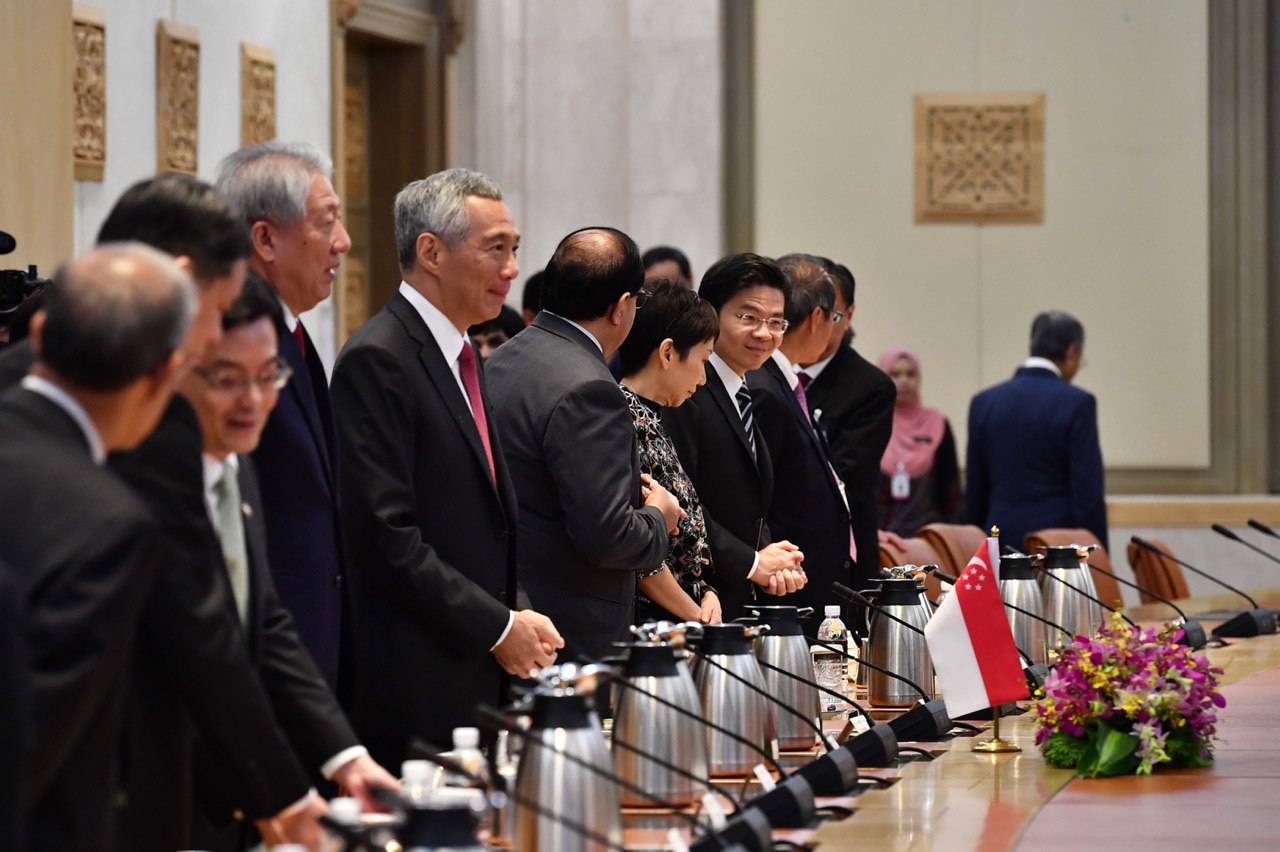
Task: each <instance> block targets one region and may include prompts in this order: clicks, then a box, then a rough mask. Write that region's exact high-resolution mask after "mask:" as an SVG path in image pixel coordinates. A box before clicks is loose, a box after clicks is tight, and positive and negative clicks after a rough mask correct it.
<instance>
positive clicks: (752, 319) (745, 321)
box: [734, 314, 791, 334]
mask: <svg viewBox="0 0 1280 852" xmlns="http://www.w3.org/2000/svg"><path fill="white" fill-rule="evenodd" d="M734 316H735V317H737V318H738V322H739V323H740V324H741V325H742V327H743V328H749V329H751V330H752V331H755V330H756V329H757V328H759V327H760V326H762V325H763V326H764V327H765V328H767V329H769V333H770V334H786V333H787V329H788V328H790V327H791V323H789V322H787V321H786V320H784V319H776V318H774V319H765V318H764V317H758V316H756V315H755V314H734Z"/></svg>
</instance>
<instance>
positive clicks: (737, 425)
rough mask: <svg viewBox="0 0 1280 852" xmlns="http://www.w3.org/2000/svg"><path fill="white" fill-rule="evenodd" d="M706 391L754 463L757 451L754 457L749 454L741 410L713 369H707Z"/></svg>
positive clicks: (749, 445)
mask: <svg viewBox="0 0 1280 852" xmlns="http://www.w3.org/2000/svg"><path fill="white" fill-rule="evenodd" d="M707 392H708V393H710V394H711V398H712V399H714V400H715V401H716V405H718V406H720V411H721V413H722V414H723V415H724V416H725V419H726V420H728V421H729V429H730V431H732V432H733V434H735V435H737V436H738V443H739V444H741V445H742V451H743V452H745V453H746V454H747V458H748V459H750V460H751V462H752V464H755V463H756V462H757V461H758V457H759V453H757V454H756V456H755V457H753V456H752V455H751V442H750V441H748V440H747V430H746V429H743V428H742V412H740V411H738V406H737V405H736V404H734V401H733V400H732V399H730V398H729V391H728V390H726V389H725V386H724V382H722V381H720V376H719V374H717V373H716V371H715V370H711V369H708V370H707ZM757 437H758V436H757ZM759 443H761V442H759V441H757V445H758V444H759Z"/></svg>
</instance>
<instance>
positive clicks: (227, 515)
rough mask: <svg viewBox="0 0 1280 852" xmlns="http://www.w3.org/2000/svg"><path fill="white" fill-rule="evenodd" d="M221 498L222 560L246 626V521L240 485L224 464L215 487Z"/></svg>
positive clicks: (247, 612)
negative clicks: (242, 507) (243, 514)
mask: <svg viewBox="0 0 1280 852" xmlns="http://www.w3.org/2000/svg"><path fill="white" fill-rule="evenodd" d="M213 491H214V494H215V495H216V496H217V498H218V539H219V541H221V542H222V558H223V560H224V561H225V562H226V563H227V577H228V578H229V579H230V580H231V594H232V596H233V597H234V598H235V601H236V612H237V613H238V614H239V615H240V623H241V624H244V623H245V621H246V620H247V618H248V615H249V556H248V553H247V552H246V549H245V543H244V518H243V516H242V515H241V511H242V510H241V508H240V482H239V480H238V479H237V478H236V472H235V471H234V470H232V469H231V466H230V465H223V467H222V476H221V478H219V479H218V482H217V483H216V484H215V485H214V487H213Z"/></svg>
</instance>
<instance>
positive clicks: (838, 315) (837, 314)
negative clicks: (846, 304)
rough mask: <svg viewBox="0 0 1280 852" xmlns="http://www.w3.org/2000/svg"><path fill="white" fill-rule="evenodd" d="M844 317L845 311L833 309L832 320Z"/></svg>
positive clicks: (836, 320)
mask: <svg viewBox="0 0 1280 852" xmlns="http://www.w3.org/2000/svg"><path fill="white" fill-rule="evenodd" d="M842 319H844V311H832V312H831V321H832V322H840V320H842Z"/></svg>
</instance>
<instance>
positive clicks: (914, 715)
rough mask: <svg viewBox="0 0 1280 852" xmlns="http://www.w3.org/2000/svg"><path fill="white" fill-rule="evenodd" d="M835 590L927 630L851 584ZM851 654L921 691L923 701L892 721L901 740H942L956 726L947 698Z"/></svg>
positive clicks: (893, 618)
mask: <svg viewBox="0 0 1280 852" xmlns="http://www.w3.org/2000/svg"><path fill="white" fill-rule="evenodd" d="M831 591H832V592H834V593H835V594H837V595H839V596H842V597H845V598H847V599H849V600H850V601H853V602H854V603H859V604H862V605H863V606H865V607H867V609H868V610H874V611H875V612H877V613H879V614H880V615H883V616H884V617H886V618H888V619H889V620H890V621H894V622H897V623H898V624H901V625H902V626H904V627H907V628H909V629H911V630H914V631H915V632H916V633H919V634H920V635H921V636H924V631H923V630H921V629H920V628H919V627H916V626H915V625H914V624H910V623H908V622H906V621H904V620H903V619H901V618H898V616H896V615H894V614H893V613H891V612H889V610H887V609H885V608H884V607H882V606H879V605H878V604H875V603H872V602H871V600H869V599H868V598H867V597H866V596H865V595H863V594H862V593H861V592H856V591H854V590H853V589H851V588H849V587H848V586H846V585H844V584H843V583H832V584H831ZM817 644H820V645H822V646H823V647H824V648H828V649H829V650H833V651H836V652H837V653H839V649H838V648H833V647H831V646H829V645H825V644H823V643H821V642H819V643H817ZM847 656H848V657H849V658H850V659H852V660H855V661H857V663H858V665H862V666H867V667H868V668H870V669H873V670H875V671H878V672H881V673H883V674H887V675H888V676H889V677H892V678H895V679H896V680H898V681H900V682H902V683H905V684H907V685H908V686H910V687H911V688H912V689H914V690H915V691H916V692H918V693H920V699H921V701H920V703H919V704H917V705H916V706H915V707H912V708H911V709H910V710H908V711H907V712H906V713H903V714H902V715H901V716H898V717H897V718H896V719H893V720H891V721H890V722H889V727H890V728H892V729H893V732H894V733H895V734H896V735H897V737H898V739H900V740H916V741H920V740H937V739H940V738H941V737H944V736H946V734H947V732H948V731H950V730H951V728H952V724H951V716H950V714H948V713H947V704H946V702H945V701H944V700H943V699H941V698H934V697H933V696H931V695H930V694H929V693H927V692H925V691H924V690H923V689H921V688H920V685H919V684H917V683H915V682H913V681H911V680H908V679H907V678H906V677H904V676H903V675H900V674H898V673H897V672H891V671H889V670H887V669H883V668H881V667H880V666H877V665H875V664H873V663H871V662H869V661H866V660H860V659H858V658H857V657H855V656H854V655H853V654H847Z"/></svg>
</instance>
